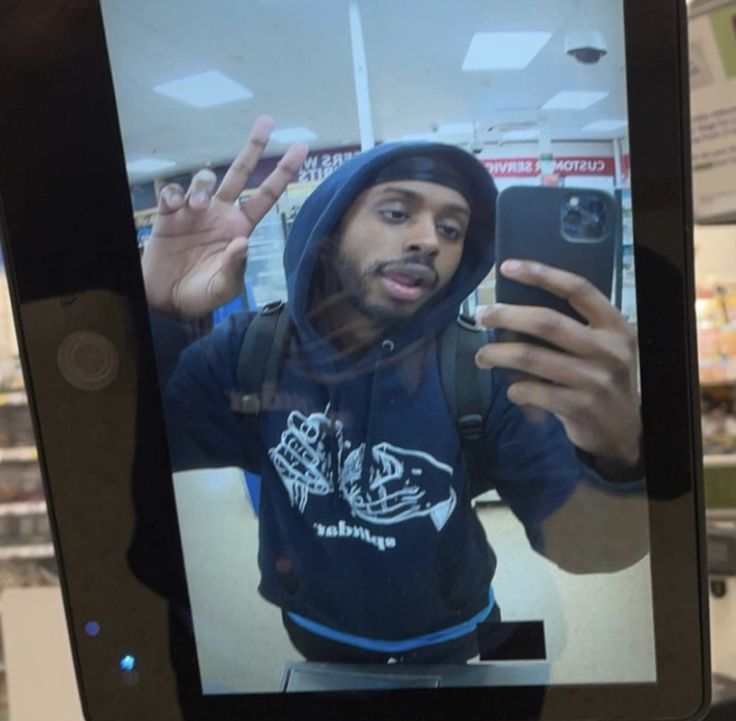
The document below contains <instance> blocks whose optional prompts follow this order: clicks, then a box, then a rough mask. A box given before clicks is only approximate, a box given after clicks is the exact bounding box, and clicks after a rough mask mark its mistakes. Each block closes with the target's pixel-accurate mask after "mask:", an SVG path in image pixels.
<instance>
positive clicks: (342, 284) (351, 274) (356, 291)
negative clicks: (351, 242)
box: [331, 251, 437, 330]
mask: <svg viewBox="0 0 736 721" xmlns="http://www.w3.org/2000/svg"><path fill="white" fill-rule="evenodd" d="M402 260H403V261H407V262H413V263H420V264H422V265H425V266H427V267H428V268H430V269H431V270H432V272H433V273H434V274H435V278H436V271H435V269H434V264H433V262H432V261H431V260H430V259H428V258H426V257H425V256H423V255H421V254H412V255H411V256H407V257H405V258H402ZM391 262H393V261H377V262H375V263H373V264H372V265H371V266H369V267H368V268H367V269H366V270H364V271H361V270H360V268H359V267H358V264H357V263H356V262H355V261H353V260H350V259H349V258H346V257H345V254H344V253H341V252H339V251H338V252H336V253H335V254H334V256H333V259H332V263H331V265H332V271H333V273H334V274H335V279H336V280H337V282H338V284H339V288H340V290H339V293H340V295H341V297H342V298H343V299H344V300H345V301H347V302H348V303H350V305H352V306H353V308H355V310H357V311H358V312H359V313H360V314H361V315H363V316H364V317H365V318H367V319H368V320H370V321H371V322H372V323H374V324H375V325H376V327H377V328H380V329H382V330H386V329H390V328H393V327H395V326H397V325H399V324H400V323H403V322H404V321H406V320H407V318H409V317H411V315H412V314H413V313H401V312H399V311H397V310H393V309H391V308H390V307H387V306H384V305H379V304H376V303H371V302H370V300H369V297H370V288H371V281H375V280H376V279H377V278H379V277H380V275H381V272H382V270H383V269H384V268H385V267H386V266H389V265H390V264H391ZM436 282H437V281H435V284H436Z"/></svg>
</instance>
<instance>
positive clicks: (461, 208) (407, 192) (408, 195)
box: [380, 186, 470, 217]
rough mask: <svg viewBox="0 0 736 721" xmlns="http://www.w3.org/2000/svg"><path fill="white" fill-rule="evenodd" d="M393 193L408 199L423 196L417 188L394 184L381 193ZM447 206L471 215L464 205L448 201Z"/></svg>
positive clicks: (383, 189) (454, 210) (457, 211)
mask: <svg viewBox="0 0 736 721" xmlns="http://www.w3.org/2000/svg"><path fill="white" fill-rule="evenodd" d="M391 193H394V194H397V195H403V196H404V197H405V198H406V199H407V200H413V201H417V200H419V199H420V198H422V197H423V196H422V194H421V193H417V192H416V191H415V190H407V189H406V188H395V187H393V186H389V187H387V188H382V189H381V192H380V195H390V194H391ZM445 208H447V210H452V211H453V212H455V213H462V214H463V215H467V216H468V217H470V211H469V210H468V209H467V208H466V207H465V206H464V205H458V204H457V203H447V204H446V205H445Z"/></svg>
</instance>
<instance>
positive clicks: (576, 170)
mask: <svg viewBox="0 0 736 721" xmlns="http://www.w3.org/2000/svg"><path fill="white" fill-rule="evenodd" d="M554 161H555V167H554V170H552V171H551V172H553V173H554V174H556V175H560V176H566V175H567V176H569V175H604V176H613V175H615V172H616V166H615V164H614V162H613V157H609V156H603V157H590V156H560V157H556V158H555V159H554ZM481 163H483V165H485V166H486V168H487V169H488V172H489V173H490V174H491V176H492V177H494V178H534V177H537V176H539V175H541V174H542V169H541V167H540V164H539V158H482V159H481Z"/></svg>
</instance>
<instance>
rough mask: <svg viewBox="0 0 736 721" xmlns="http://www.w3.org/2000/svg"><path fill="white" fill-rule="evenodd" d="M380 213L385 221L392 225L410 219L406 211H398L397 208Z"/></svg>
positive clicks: (385, 209) (386, 209)
mask: <svg viewBox="0 0 736 721" xmlns="http://www.w3.org/2000/svg"><path fill="white" fill-rule="evenodd" d="M378 212H379V214H380V215H381V217H382V218H383V219H384V220H388V221H389V222H390V223H401V222H402V221H404V220H406V219H407V218H408V217H409V214H408V213H407V212H406V211H405V210H397V209H395V208H384V209H383V210H379V211H378Z"/></svg>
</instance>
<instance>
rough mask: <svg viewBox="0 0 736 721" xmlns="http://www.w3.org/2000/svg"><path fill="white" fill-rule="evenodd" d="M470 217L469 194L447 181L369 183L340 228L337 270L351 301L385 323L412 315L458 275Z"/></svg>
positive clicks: (371, 318) (371, 317)
mask: <svg viewBox="0 0 736 721" xmlns="http://www.w3.org/2000/svg"><path fill="white" fill-rule="evenodd" d="M469 220H470V208H469V206H468V203H467V201H466V200H465V198H463V196H462V195H461V194H460V193H458V192H457V191H456V190H452V189H451V188H448V187H446V186H444V185H438V184H436V183H429V182H426V181H423V180H399V181H391V182H387V183H381V184H380V185H375V186H373V187H371V188H367V189H366V190H364V191H363V192H362V193H361V194H360V195H358V197H357V198H356V199H355V200H354V201H353V203H352V205H351V206H350V208H349V209H348V211H347V213H346V214H345V216H344V217H343V219H342V222H341V223H340V226H339V228H338V231H337V243H336V246H337V258H336V262H335V265H334V267H335V271H336V273H337V275H338V280H339V282H340V286H341V288H342V290H343V291H344V292H345V293H346V296H347V298H348V300H350V302H351V303H352V304H353V306H354V307H355V308H356V309H357V310H358V311H359V312H360V313H361V314H362V315H364V316H365V317H367V318H369V319H370V320H371V321H373V322H375V323H378V324H380V325H386V324H391V323H395V322H398V321H401V320H402V319H404V318H406V317H408V316H410V315H411V314H412V313H414V312H415V311H417V310H418V309H419V308H420V307H422V306H423V305H424V304H425V303H427V302H428V301H429V300H430V299H431V298H433V297H434V296H435V295H436V294H437V293H438V292H439V291H440V290H442V288H444V287H445V286H446V285H447V283H448V282H449V281H450V279H451V278H452V276H453V275H454V273H455V271H456V270H457V268H458V266H459V265H460V258H461V256H462V253H463V245H464V243H465V235H466V232H467V228H468V222H469Z"/></svg>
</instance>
